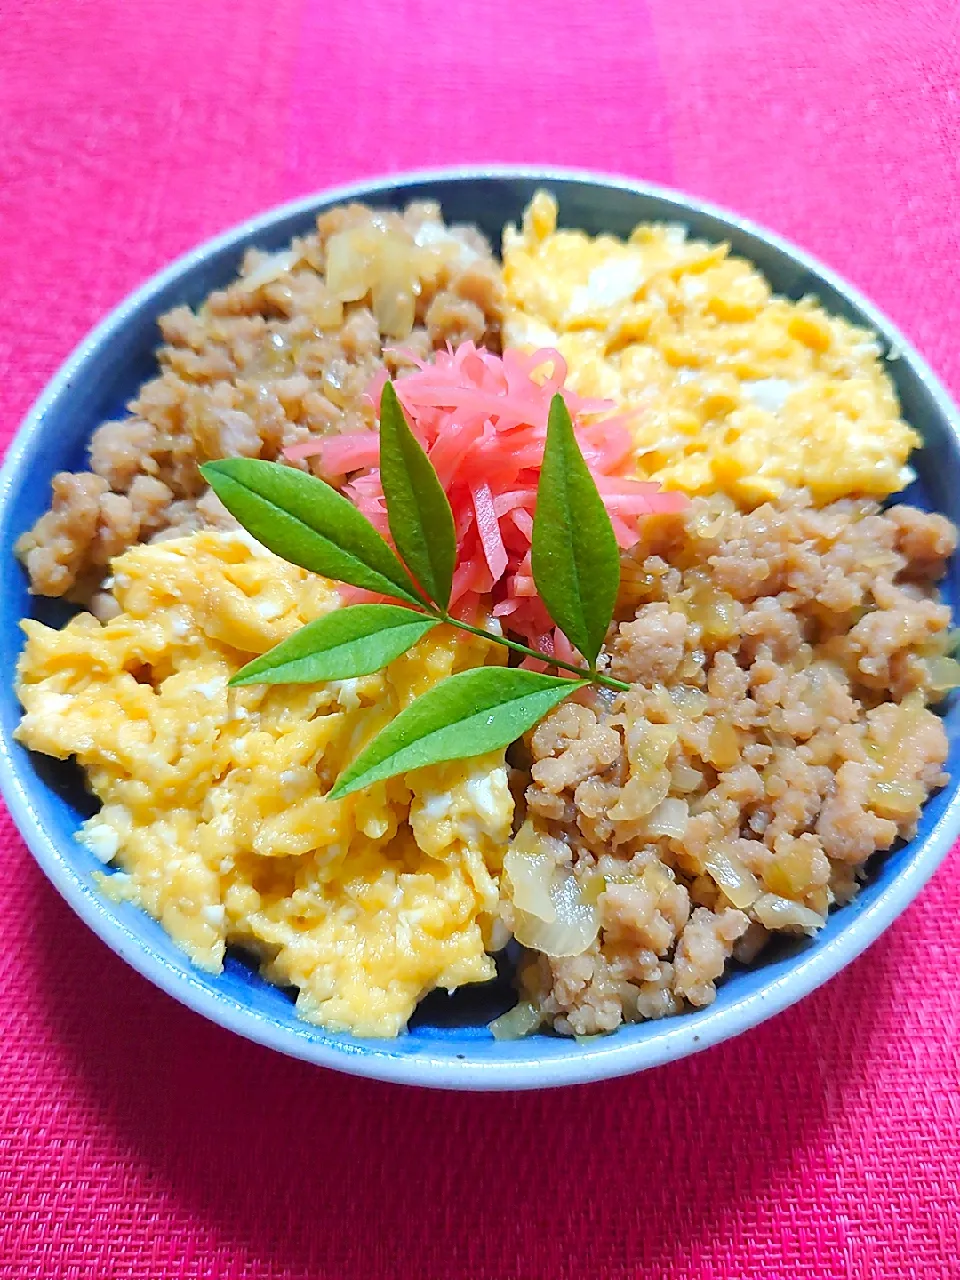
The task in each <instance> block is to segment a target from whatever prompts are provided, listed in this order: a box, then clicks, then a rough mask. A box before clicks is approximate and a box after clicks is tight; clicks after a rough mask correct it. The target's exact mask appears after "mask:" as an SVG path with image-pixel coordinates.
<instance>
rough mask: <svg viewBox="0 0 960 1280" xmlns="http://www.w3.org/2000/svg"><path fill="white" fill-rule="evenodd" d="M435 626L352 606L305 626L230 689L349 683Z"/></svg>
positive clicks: (397, 612) (391, 611)
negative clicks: (325, 682)
mask: <svg viewBox="0 0 960 1280" xmlns="http://www.w3.org/2000/svg"><path fill="white" fill-rule="evenodd" d="M438 625H439V623H438V621H437V619H436V618H428V617H427V616H426V615H425V614H422V613H414V611H413V610H412V609H404V608H402V607H401V606H400V605H395V604H355V605H351V606H349V607H348V608H346V609H335V610H334V611H333V612H332V613H327V614H325V615H324V616H323V617H322V618H316V619H315V620H314V621H313V622H308V623H307V624H306V626H304V627H301V628H300V630H299V631H295V632H294V633H293V635H292V636H289V637H288V638H287V639H286V640H282V641H281V642H280V644H278V645H275V646H274V647H273V648H272V649H271V650H270V651H269V652H268V653H264V654H262V655H261V656H260V657H259V658H254V660H253V662H248V663H247V665H246V666H245V667H243V668H241V670H240V671H238V672H237V674H236V675H235V676H234V677H233V679H232V680H231V681H230V683H231V685H245V684H319V683H320V682H321V681H323V680H350V679H353V678H354V677H355V676H366V675H369V674H370V673H371V672H372V671H379V670H380V669H381V667H385V666H387V664H388V663H390V662H393V660H394V658H399V657H400V655H401V654H402V653H406V651H407V650H408V649H409V648H411V647H412V646H413V645H415V644H416V643H417V641H418V640H422V639H423V637H424V636H425V635H426V634H427V632H428V631H432V630H433V628H434V627H436V626H438Z"/></svg>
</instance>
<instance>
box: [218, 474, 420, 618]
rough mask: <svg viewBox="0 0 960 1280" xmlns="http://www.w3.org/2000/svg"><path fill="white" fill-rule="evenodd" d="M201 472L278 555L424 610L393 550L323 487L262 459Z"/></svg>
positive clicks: (344, 501) (231, 509) (353, 510)
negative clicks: (416, 605) (417, 605)
mask: <svg viewBox="0 0 960 1280" xmlns="http://www.w3.org/2000/svg"><path fill="white" fill-rule="evenodd" d="M200 471H201V473H202V474H203V477H204V479H205V480H206V481H207V483H208V484H209V485H210V488H211V489H212V490H213V491H214V493H215V494H216V495H217V497H218V498H219V499H220V501H221V502H222V503H223V505H224V506H225V507H226V508H227V510H228V511H229V512H230V514H231V515H232V516H234V517H235V518H236V519H237V520H239V521H240V523H241V524H242V525H243V527H244V528H245V529H246V530H247V531H248V532H249V533H251V534H253V536H254V537H255V538H256V539H257V541H258V542H261V543H263V545H264V546H265V547H267V548H268V550H270V551H272V552H273V553H274V554H275V555H278V556H281V557H282V558H283V559H284V560H288V561H289V562H290V563H291V564H297V565H300V567H301V568H302V569H309V570H310V571H311V572H312V573H320V574H323V576H324V577H326V578H333V579H335V580H336V581H338V582H349V583H350V584H351V585H352V586H355V587H364V588H366V589H367V590H368V591H377V592H379V593H381V594H382V595H388V596H394V597H396V598H397V599H399V600H406V601H408V602H409V603H410V604H420V603H421V601H420V597H419V596H418V594H417V589H416V586H415V585H414V583H413V582H412V580H411V578H410V575H409V574H408V573H407V571H406V569H404V567H403V565H402V564H401V563H400V561H399V560H398V559H397V557H396V555H395V553H394V552H393V550H392V549H391V547H390V546H389V545H388V544H387V543H386V542H385V541H384V539H383V538H382V537H381V536H380V534H379V533H377V531H376V529H374V527H373V525H372V524H371V523H370V521H369V520H367V518H366V517H365V516H363V515H361V513H360V512H359V511H358V510H357V508H356V507H355V506H354V505H353V503H352V502H350V501H349V499H347V498H344V497H343V496H342V495H341V494H339V493H337V491H336V490H335V489H332V488H331V487H330V485H328V484H326V483H325V482H324V481H323V480H318V479H317V477H316V476H311V475H307V474H306V472H303V471H297V470H296V469H295V468H293V467H285V466H282V465H279V464H278V463H275V462H263V461H261V460H260V459H258V458H224V459H223V460H222V461H219V462H207V463H204V465H203V466H202V467H201V468H200Z"/></svg>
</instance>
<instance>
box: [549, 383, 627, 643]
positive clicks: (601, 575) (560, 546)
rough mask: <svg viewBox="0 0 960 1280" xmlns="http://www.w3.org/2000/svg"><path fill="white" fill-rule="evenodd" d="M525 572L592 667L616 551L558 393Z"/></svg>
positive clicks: (615, 584)
mask: <svg viewBox="0 0 960 1280" xmlns="http://www.w3.org/2000/svg"><path fill="white" fill-rule="evenodd" d="M531 566H532V568H533V580H534V582H535V583H536V587H537V591H538V592H539V594H540V598H541V599H542V600H543V603H544V604H545V605H546V606H547V610H548V612H549V614H550V617H551V618H552V619H553V621H554V622H555V623H556V624H557V626H558V627H559V628H560V630H561V631H562V632H563V634H564V635H565V636H566V637H567V639H568V640H569V641H570V643H571V644H572V645H574V646H575V647H576V648H577V649H579V650H580V652H581V653H582V654H583V656H584V657H585V658H586V660H587V662H589V663H590V665H591V667H592V666H593V665H594V664H595V663H596V660H597V655H598V654H599V652H600V647H601V645H602V644H603V641H604V637H605V636H606V634H607V628H608V627H609V625H610V620H611V618H612V617H613V610H614V606H615V604H616V601H617V592H618V590H619V587H620V551H619V548H618V547H617V539H616V536H615V535H614V532H613V525H612V524H611V523H610V517H609V516H608V515H607V509H606V507H605V506H604V505H603V499H602V498H601V496H600V494H599V492H598V490H597V486H596V483H595V481H594V479H593V476H592V475H591V474H590V470H589V468H588V467H587V464H586V463H585V462H584V460H583V454H582V453H581V452H580V446H579V445H578V444H577V437H576V435H575V434H574V430H573V423H572V422H571V421H570V413H569V411H568V409H567V406H566V405H565V404H564V402H563V397H562V396H561V395H560V394H559V393H558V394H557V395H555V396H554V397H553V401H552V402H551V405H550V417H549V421H548V425H547V442H546V445H545V447H544V451H543V466H542V468H541V470H540V484H539V487H538V489H537V507H536V511H535V512H534V517H533V545H532V549H531Z"/></svg>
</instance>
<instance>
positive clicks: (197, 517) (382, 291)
mask: <svg viewBox="0 0 960 1280" xmlns="http://www.w3.org/2000/svg"><path fill="white" fill-rule="evenodd" d="M501 311H502V293H501V283H500V274H499V270H498V267H497V264H496V263H495V261H494V259H493V256H492V254H491V252H490V246H489V245H488V244H487V242H486V240H484V239H483V237H482V236H481V235H479V233H478V232H477V231H475V230H474V229H473V228H470V227H450V228H448V227H446V226H445V225H444V223H443V221H442V220H441V216H440V209H439V206H437V205H435V204H428V203H422V204H412V205H410V206H409V207H408V208H407V209H406V210H405V212H404V213H403V214H402V215H401V214H395V213H384V212H377V211H374V210H371V209H368V208H366V207H365V206H363V205H359V204H354V205H347V206H342V207H338V208H336V209H332V210H330V211H329V212H328V213H324V214H321V215H320V217H319V218H318V219H317V232H316V234H315V235H310V236H307V237H306V238H304V239H302V240H294V242H293V244H292V246H291V248H290V249H289V250H286V251H283V252H281V253H276V254H270V255H268V254H265V253H261V252H259V251H257V250H253V249H251V250H250V251H249V252H248V253H247V255H246V257H245V258H244V263H243V269H242V272H241V275H240V277H239V278H238V280H236V281H235V282H234V283H233V284H231V285H230V286H229V287H228V288H226V289H223V290H219V291H217V292H215V293H212V294H211V295H210V297H209V298H208V299H207V300H206V301H205V302H204V303H203V304H202V306H200V307H199V308H198V310H197V311H196V312H194V311H191V310H190V308H189V307H178V308H176V310H174V311H171V312H169V314H167V315H165V316H163V317H162V318H161V320H160V328H161V332H162V334H163V340H164V345H163V346H162V347H161V348H160V350H159V353H158V358H159V362H160V370H161V372H160V375H159V377H157V378H154V379H153V380H152V381H151V382H148V383H147V384H146V385H145V386H144V387H143V388H142V389H141V391H140V394H139V396H138V398H137V399H136V400H134V401H133V402H132V403H131V404H130V405H129V410H130V415H129V417H126V418H124V419H122V420H121V421H119V422H105V423H104V424H103V425H102V426H101V427H100V428H98V430H97V431H95V432H94V434H93V438H92V439H91V441H90V470H89V471H86V472H82V473H81V474H79V475H70V474H68V473H66V472H61V473H60V474H59V475H57V476H56V477H55V478H54V481H53V495H52V503H51V507H50V510H49V511H48V512H47V513H46V514H45V515H44V516H42V517H41V518H40V519H39V520H38V521H37V523H36V525H35V526H34V528H33V529H32V530H31V531H30V532H29V533H26V534H24V535H23V537H21V538H20V540H19V542H18V543H17V547H16V551H17V555H18V556H19V557H20V559H21V560H22V561H23V563H24V565H25V566H26V569H27V572H28V574H29V576H30V588H31V590H32V591H33V592H35V593H37V594H39V595H48V596H68V597H69V598H70V599H74V600H77V601H80V602H82V603H85V604H87V603H91V602H92V603H93V605H94V607H96V608H97V609H98V612H100V613H101V614H103V613H104V612H106V611H108V610H109V608H110V602H109V600H108V599H106V598H105V597H104V596H102V595H101V594H100V593H99V588H100V584H101V581H102V579H103V577H104V574H105V572H106V566H107V564H108V563H109V560H110V558H111V557H112V556H115V555H117V554H118V553H119V552H121V551H123V550H124V549H125V548H126V547H128V546H130V545H131V544H133V543H136V542H142V541H146V540H149V539H153V538H156V537H160V536H170V535H176V534H181V533H188V532H191V531H192V530H194V529H196V528H199V527H201V526H210V525H213V526H218V525H227V524H229V523H230V518H229V517H228V516H227V514H226V512H225V511H224V510H223V508H222V507H221V506H220V504H219V503H218V502H217V501H216V500H215V499H214V498H212V496H211V495H210V494H209V493H207V492H206V488H205V485H204V484H203V481H202V478H201V476H200V474H199V470H198V468H199V465H200V464H201V463H203V462H206V461H209V460H211V459H215V458H225V457H238V456H239V457H251V458H258V457H259V458H268V459H276V458H277V457H278V455H279V454H280V451H281V450H282V449H284V448H285V447H287V446H289V445H293V444H298V443H300V442H302V441H305V440H308V439H310V438H311V437H313V436H318V435H325V434H332V433H339V432H342V431H355V430H359V429H363V428H370V427H372V426H373V425H374V415H373V408H372V406H371V405H370V404H369V403H368V402H366V401H365V399H364V393H365V391H366V389H367V387H368V386H369V384H370V381H371V378H372V377H373V376H374V374H375V373H377V372H378V370H380V369H382V368H383V367H384V366H385V365H386V367H387V368H388V369H389V370H390V372H391V374H392V373H395V372H396V371H397V370H398V369H399V368H400V367H402V366H404V365H405V364H409V360H410V355H411V354H412V355H419V356H423V355H426V354H427V353H428V352H429V351H430V350H431V349H433V348H437V347H443V346H445V345H446V343H448V342H450V343H452V344H453V345H457V344H458V343H460V342H463V341H466V340H467V339H472V340H473V341H475V342H477V343H484V344H485V345H486V346H488V347H490V348H492V349H494V350H499V335H500V320H501ZM392 348H399V349H402V351H403V352H404V353H406V354H401V353H400V350H392ZM299 465H301V466H305V465H310V466H311V468H313V469H314V470H316V471H317V473H318V474H320V472H319V464H318V463H317V461H316V459H312V460H311V462H310V463H309V464H305V463H300V464H299Z"/></svg>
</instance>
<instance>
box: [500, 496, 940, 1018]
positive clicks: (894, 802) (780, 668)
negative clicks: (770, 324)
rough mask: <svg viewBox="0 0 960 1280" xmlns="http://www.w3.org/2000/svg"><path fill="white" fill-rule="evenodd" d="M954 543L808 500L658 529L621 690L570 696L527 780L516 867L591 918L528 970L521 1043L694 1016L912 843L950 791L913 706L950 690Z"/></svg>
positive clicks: (533, 738)
mask: <svg viewBox="0 0 960 1280" xmlns="http://www.w3.org/2000/svg"><path fill="white" fill-rule="evenodd" d="M955 545H956V530H955V529H954V527H953V526H952V525H951V524H950V523H949V521H947V520H946V519H944V518H943V517H942V516H939V515H930V514H927V513H925V512H922V511H919V510H917V509H915V508H913V507H909V506H894V507H891V508H890V509H889V510H887V511H881V509H880V508H879V506H878V505H877V504H876V503H874V502H872V501H869V500H844V501H839V502H835V503H833V504H831V505H828V506H826V507H823V508H820V509H817V508H814V507H813V506H811V505H810V503H809V496H808V495H805V494H804V493H802V492H793V493H790V494H788V495H786V496H785V497H784V498H783V499H782V500H780V501H779V502H778V503H777V504H776V505H764V506H761V507H759V508H757V509H756V510H754V511H752V512H750V513H742V512H740V511H737V510H736V509H734V507H733V505H732V503H730V502H728V501H725V500H724V499H723V498H713V499H708V500H697V501H696V502H695V504H694V506H693V508H692V510H691V511H690V513H689V515H688V516H687V517H686V518H685V519H684V520H676V519H670V518H666V517H656V518H652V519H651V520H650V521H649V523H648V529H647V534H646V537H645V540H644V544H643V545H641V546H639V547H638V548H637V549H636V551H635V552H634V554H633V555H632V557H631V558H630V561H629V563H628V564H627V566H626V568H625V571H624V576H623V601H622V604H623V606H624V608H625V610H626V616H627V617H629V618H630V620H629V621H622V622H620V623H619V624H618V625H616V627H615V629H614V631H613V632H612V633H611V636H610V637H609V638H608V645H607V649H606V654H607V662H608V669H609V671H610V672H611V674H613V675H614V676H616V677H617V678H619V679H621V680H625V681H628V682H630V684H631V685H632V688H631V691H630V692H629V693H626V694H623V695H610V694H608V693H607V692H605V691H598V690H596V689H590V690H585V691H583V692H582V693H580V694H578V695H577V696H576V697H575V698H573V699H571V700H569V701H568V702H566V703H564V704H562V705H561V706H560V707H559V708H558V709H557V710H555V711H554V712H552V713H551V714H550V715H549V716H548V717H547V718H546V719H545V720H543V721H542V722H541V723H540V724H539V725H538V726H537V728H536V729H535V730H534V731H533V732H532V734H531V735H529V740H528V743H527V744H525V757H526V758H525V759H523V760H522V761H521V760H519V759H518V760H517V763H518V764H521V763H522V766H523V769H524V770H525V771H528V772H529V777H530V781H529V784H528V785H527V786H526V790H525V803H526V812H527V820H528V825H527V828H526V832H525V836H524V841H523V845H524V852H525V853H530V852H534V853H535V854H537V855H539V861H540V864H541V866H542V867H544V868H546V870H544V873H543V874H545V875H546V874H550V875H556V874H557V873H558V872H559V873H560V874H561V875H568V874H569V873H570V872H571V871H572V873H573V876H574V878H575V881H576V887H577V888H579V891H580V898H581V901H582V902H583V903H585V904H595V911H596V918H595V925H596V929H595V930H594V937H593V939H592V941H591V943H590V945H589V947H588V948H587V949H586V950H584V951H582V952H581V953H580V954H577V955H559V956H553V957H551V956H547V955H533V954H531V955H530V956H529V957H528V959H527V960H526V961H525V962H524V964H523V967H522V969H521V988H522V991H523V996H524V1000H525V1001H526V1002H528V1003H527V1004H526V1005H525V1008H524V1009H522V1010H521V1012H520V1015H518V1016H519V1017H521V1018H523V1017H525V1018H526V1022H525V1025H524V1028H523V1029H526V1030H529V1029H531V1027H532V1026H534V1025H537V1024H540V1023H547V1024H549V1025H552V1026H553V1027H555V1028H556V1029H557V1030H558V1031H561V1032H565V1033H568V1034H571V1033H572V1034H578V1035H589V1034H593V1033H597V1032H603V1031H610V1030H612V1029H613V1028H615V1027H617V1026H618V1025H619V1024H620V1023H621V1022H622V1021H636V1020H639V1019H645V1018H655V1017H661V1016H663V1015H665V1014H671V1013H676V1012H678V1011H680V1010H681V1009H682V1008H683V1007H685V1006H686V1005H693V1006H702V1005H707V1004H709V1003H711V1002H712V1001H713V999H714V997H715V983H716V981H717V979H718V978H720V977H721V975H722V974H723V972H724V968H725V966H726V963H727V961H728V959H729V958H730V956H731V955H733V956H735V957H737V958H738V959H740V960H744V961H750V960H752V959H753V958H755V957H756V956H757V955H758V953H759V952H760V951H761V949H762V948H763V947H764V946H765V945H766V943H767V942H768V941H769V939H770V938H771V936H772V935H773V934H775V933H777V932H780V931H785V932H787V933H801V934H802V933H810V932H813V931H814V930H815V929H817V928H819V927H820V926H821V925H822V924H823V922H824V919H825V917H826V913H827V910H828V909H829V907H830V906H832V905H833V904H834V903H843V902H845V901H847V900H849V899H850V898H851V897H852V896H853V894H854V893H855V892H856V890H857V886H858V881H859V880H860V878H861V877H862V876H863V874H864V864H865V863H866V861H867V859H868V858H869V857H870V856H871V855H872V854H873V853H875V852H876V851H877V850H883V849H889V848H890V847H891V845H892V844H893V843H894V841H895V840H896V839H897V838H898V837H906V838H909V836H910V835H911V834H912V833H913V831H914V829H915V825H916V822H917V818H918V817H919V814H920V810H921V806H922V805H923V803H924V801H925V800H926V799H927V796H928V795H929V794H930V792H931V791H933V790H934V789H936V788H938V787H940V786H942V785H943V783H944V782H945V781H946V778H947V775H946V774H945V773H944V772H943V763H944V761H945V759H946V756H947V739H946V734H945V732H944V728H943V724H942V722H941V721H940V719H939V718H938V717H937V716H936V715H935V714H934V713H933V712H932V711H930V710H928V709H927V703H929V702H935V701H937V700H938V699H939V697H940V695H941V693H942V690H943V688H944V687H945V686H949V685H952V684H955V683H956V673H957V664H956V663H955V662H954V661H953V660H952V659H950V658H949V657H945V656H944V655H945V653H946V651H947V649H948V647H949V644H950V640H951V638H952V637H948V627H949V624H950V610H949V608H948V607H947V606H946V605H945V604H942V603H941V602H940V601H939V599H938V595H937V590H936V586H935V584H936V582H937V580H938V579H939V578H940V577H941V576H942V574H943V571H944V565H945V561H946V558H947V557H948V556H949V555H950V554H951V553H952V551H953V550H954V547H955ZM551 862H552V864H553V865H552V866H550V864H551ZM511 865H512V864H511V858H510V856H509V855H508V858H507V877H508V878H509V876H510V870H511ZM521 865H523V864H521ZM510 894H511V887H510V885H509V884H508V885H506V886H505V889H504V896H505V906H504V913H505V916H506V922H507V924H508V925H512V924H514V923H515V919H514V915H515V913H514V911H513V909H512V907H511V904H510ZM534 936H536V935H534ZM582 936H583V935H582V934H581V937H582ZM554 949H555V950H557V949H559V950H561V951H562V950H563V947H562V946H561V947H560V948H556V947H555V948H554Z"/></svg>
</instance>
